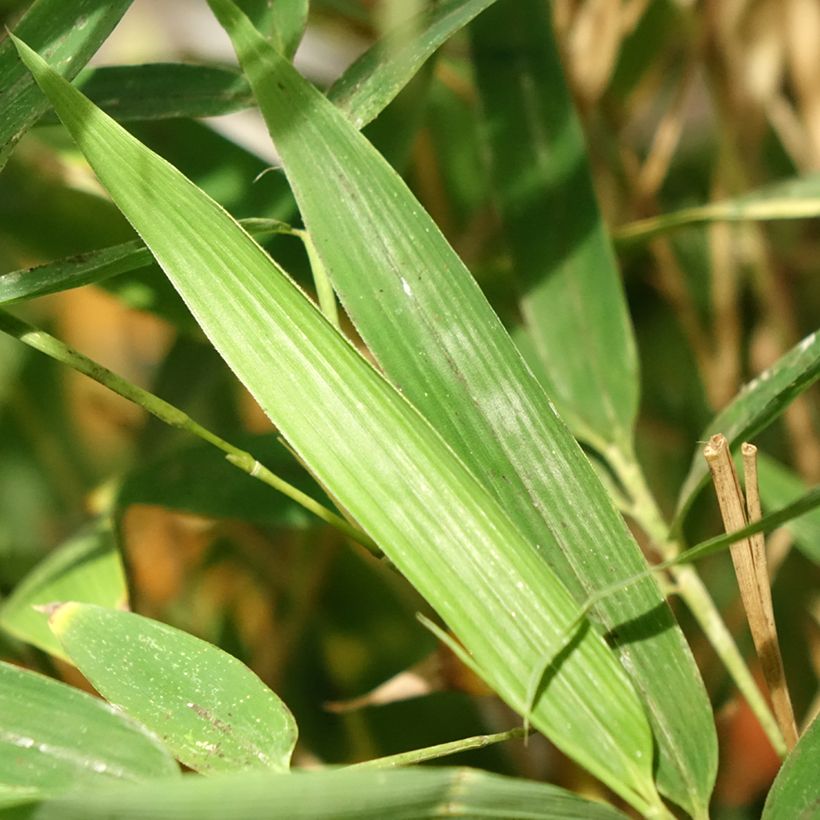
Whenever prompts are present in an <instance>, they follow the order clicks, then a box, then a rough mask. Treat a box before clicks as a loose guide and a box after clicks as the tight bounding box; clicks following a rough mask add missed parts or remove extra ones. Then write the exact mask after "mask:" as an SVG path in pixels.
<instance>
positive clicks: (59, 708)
mask: <svg viewBox="0 0 820 820" xmlns="http://www.w3.org/2000/svg"><path fill="white" fill-rule="evenodd" d="M175 774H179V768H178V766H177V764H176V763H175V762H174V760H173V758H172V757H171V756H170V755H169V754H168V751H167V750H166V749H165V747H164V746H162V744H161V743H160V742H159V740H158V739H157V738H156V737H155V736H154V735H153V734H151V733H150V732H148V730H146V729H145V728H144V727H143V726H141V725H140V724H138V723H134V722H133V721H132V720H131V719H130V718H127V717H125V716H124V715H121V714H119V713H118V712H117V711H115V710H114V709H112V708H111V707H110V706H109V705H108V704H106V703H103V701H101V700H98V699H97V698H94V697H91V695H87V694H86V693H85V692H80V691H79V690H78V689H74V688H72V687H71V686H66V685H65V684H64V683H58V682H57V681H54V680H51V679H50V678H46V677H44V676H43V675H38V674H37V673H35V672H29V671H27V670H25V669H20V668H18V667H16V666H12V665H11V664H7V663H3V662H2V661H0V804H2V803H3V802H7V801H10V800H11V799H13V798H19V797H22V796H23V794H24V793H29V794H31V795H33V796H37V795H40V796H44V795H49V794H54V793H56V792H60V791H64V790H66V789H73V788H78V787H81V786H82V787H87V786H89V785H90V784H91V783H92V782H94V781H100V780H110V779H116V780H128V781H136V780H145V779H147V778H157V777H171V776H173V775H175Z"/></svg>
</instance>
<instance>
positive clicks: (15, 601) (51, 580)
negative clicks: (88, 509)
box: [0, 521, 128, 662]
mask: <svg viewBox="0 0 820 820" xmlns="http://www.w3.org/2000/svg"><path fill="white" fill-rule="evenodd" d="M67 600H72V601H83V602H84V603H93V604H100V605H102V606H109V607H117V608H125V607H127V606H128V589H127V587H126V583H125V572H124V570H123V566H122V559H121V557H120V553H119V550H118V549H117V545H116V541H115V538H114V534H113V532H112V529H111V525H110V524H109V523H107V522H105V521H103V522H99V523H98V524H97V525H96V526H93V527H90V528H87V529H84V530H81V531H80V532H79V533H78V534H77V535H75V536H74V537H72V538H70V539H69V540H68V541H66V542H65V543H63V544H62V545H60V546H59V547H58V548H57V549H56V550H55V551H54V552H53V553H51V555H49V556H48V557H47V558H46V559H45V560H44V561H42V562H41V563H40V564H38V565H37V566H36V567H35V568H34V570H33V571H32V572H31V573H29V574H28V575H27V576H26V577H25V578H24V579H23V580H22V581H21V582H20V583H19V584H18V585H17V586H16V587H15V589H14V592H12V594H11V595H10V596H9V597H8V598H7V599H6V600H5V601H4V602H3V605H2V607H0V626H2V627H3V629H5V630H6V632H8V633H9V634H11V635H14V637H16V638H19V639H20V640H21V641H25V642H26V643H30V644H32V645H33V646H36V647H38V648H39V649H42V650H43V651H44V652H48V653H49V654H51V655H54V656H56V657H58V658H62V659H63V660H66V661H69V662H70V659H69V658H68V656H67V655H66V654H65V652H64V651H63V648H62V647H61V646H60V642H59V641H58V640H56V639H55V637H54V635H53V634H52V632H51V630H50V629H49V628H48V616H47V614H45V613H44V612H42V611H38V610H37V609H35V607H43V606H48V605H49V604H53V603H54V602H57V601H67Z"/></svg>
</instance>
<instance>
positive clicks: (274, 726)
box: [51, 603, 296, 774]
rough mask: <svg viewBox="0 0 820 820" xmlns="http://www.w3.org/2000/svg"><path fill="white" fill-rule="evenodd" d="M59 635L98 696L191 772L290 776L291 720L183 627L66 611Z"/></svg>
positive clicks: (240, 670)
mask: <svg viewBox="0 0 820 820" xmlns="http://www.w3.org/2000/svg"><path fill="white" fill-rule="evenodd" d="M51 628H52V630H53V631H54V634H55V635H56V636H57V638H58V639H59V641H60V643H61V644H62V645H63V648H64V649H65V651H66V653H67V654H68V656H69V657H70V658H71V660H72V661H73V662H74V663H75V664H76V666H77V668H78V669H79V670H80V671H81V672H82V673H83V675H85V677H86V678H88V680H89V681H91V683H92V684H93V685H94V688H95V689H96V690H97V691H98V692H99V693H100V694H101V695H102V696H103V697H104V698H105V699H106V700H108V701H110V702H111V703H112V704H114V705H115V706H118V707H119V708H121V709H123V710H124V711H125V712H127V713H128V714H129V715H131V717H133V718H135V719H136V720H139V721H140V722H141V723H143V724H144V725H145V726H148V728H150V729H151V730H153V731H154V732H156V733H157V735H159V737H161V738H162V740H163V742H164V743H165V745H166V746H167V747H168V748H169V749H170V750H171V751H172V752H173V753H174V755H175V756H176V758H177V759H178V760H179V761H181V762H182V763H184V764H185V765H186V766H189V767H190V768H192V769H195V770H197V771H199V772H203V773H206V774H208V773H211V772H218V771H230V770H236V769H270V770H272V771H287V769H288V766H289V763H290V756H291V754H292V752H293V747H294V745H295V743H296V724H295V723H294V721H293V717H292V716H291V714H290V712H289V711H288V708H287V706H285V704H284V703H282V701H281V700H279V698H278V697H277V696H276V695H275V694H274V693H273V692H272V691H271V690H270V689H268V687H267V686H265V684H264V683H262V681H261V680H259V678H258V677H257V676H256V675H255V674H254V673H253V672H251V670H250V669H248V667H247V666H245V665H244V664H243V663H240V662H239V661H238V660H236V658H233V657H231V656H230V655H228V654H227V653H226V652H223V651H222V650H221V649H218V648H217V647H215V646H213V645H212V644H209V643H207V642H206V641H203V640H200V639H199V638H196V637H194V636H193V635H189V634H188V633H186V632H182V631H181V630H179V629H174V628H173V627H170V626H166V625H165V624H161V623H159V622H157V621H152V620H150V619H149V618H143V617H142V616H140V615H135V614H133V613H131V612H119V611H117V610H114V609H105V608H103V607H98V606H93V605H89V604H77V603H68V604H63V605H62V606H60V607H59V608H58V609H57V610H56V611H55V612H54V613H53V615H52V616H51Z"/></svg>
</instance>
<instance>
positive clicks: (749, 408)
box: [673, 332, 820, 528]
mask: <svg viewBox="0 0 820 820" xmlns="http://www.w3.org/2000/svg"><path fill="white" fill-rule="evenodd" d="M818 377H820V334H818V333H816V332H815V333H812V334H811V335H809V336H806V338H805V339H803V341H802V342H799V343H798V344H797V345H795V346H794V347H793V348H792V349H791V350H790V351H789V352H788V353H786V354H785V355H784V356H782V357H781V358H780V359H778V360H777V361H776V362H775V363H774V364H773V365H772V366H771V367H770V368H769V369H768V370H765V371H763V373H761V374H760V375H759V376H758V377H757V378H755V379H753V380H752V381H751V382H749V383H748V384H747V385H746V386H745V387H744V388H743V389H742V390H741V391H740V393H739V394H738V395H737V396H736V397H735V398H734V399H733V400H732V402H731V403H730V404H729V405H727V407H725V408H724V409H723V410H721V411H720V413H718V414H717V416H715V418H714V419H712V421H711V422H709V424H708V425H707V427H706V429H705V430H704V431H703V434H702V435H701V440H702V441H708V440H709V438H711V436H713V435H714V434H715V433H723V435H724V436H726V438H727V439H728V441H729V445H730V446H731V447H732V449H734V448H736V447H740V445H741V444H742V443H743V442H744V441H749V440H750V439H752V438H754V437H755V436H756V435H757V434H758V433H759V432H760V431H761V430H764V429H765V428H766V427H767V426H768V425H769V424H771V423H772V422H773V421H774V420H775V419H776V418H778V416H780V414H781V413H782V412H783V411H784V410H785V409H786V408H787V407H788V406H789V404H790V403H791V402H792V401H793V400H794V399H795V398H796V397H797V396H799V395H800V394H801V393H802V392H804V391H805V390H807V389H808V388H809V387H811V385H812V384H813V383H814V382H816V381H817V379H818ZM708 473H709V470H708V467H707V466H706V461H705V460H704V458H703V456H702V454H701V448H700V447H698V449H697V450H696V451H695V453H694V455H693V456H692V464H691V466H690V467H689V473H688V475H687V476H686V480H685V481H684V482H683V487H682V488H681V491H680V495H679V496H678V511H677V514H676V518H675V523H674V524H673V528H675V527H680V525H681V524H682V522H683V519H684V518H685V516H686V513H687V512H688V511H689V508H690V506H691V505H692V502H693V501H694V500H695V498H696V497H697V494H698V493H699V492H700V491H701V490H702V489H703V487H704V486H705V485H706V483H707V482H708V480H709V475H708Z"/></svg>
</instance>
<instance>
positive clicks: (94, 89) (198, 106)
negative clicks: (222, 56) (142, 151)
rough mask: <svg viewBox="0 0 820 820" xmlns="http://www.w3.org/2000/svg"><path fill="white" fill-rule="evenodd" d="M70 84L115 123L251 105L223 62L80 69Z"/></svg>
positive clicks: (53, 119)
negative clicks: (78, 89)
mask: <svg viewBox="0 0 820 820" xmlns="http://www.w3.org/2000/svg"><path fill="white" fill-rule="evenodd" d="M277 5H280V4H277ZM74 84H75V85H76V86H77V87H78V88H80V89H82V92H83V94H85V95H86V96H87V97H88V98H89V99H90V100H93V102H94V103H95V104H96V105H98V106H99V107H100V108H102V109H103V111H105V112H107V113H108V114H110V115H111V116H112V117H114V119H116V120H118V121H119V122H129V121H139V120H165V119H173V118H178V117H218V116H220V115H222V114H231V113H233V112H234V111H241V110H243V109H245V108H250V107H251V106H252V105H253V95H252V94H251V90H250V88H248V84H247V82H246V81H245V79H244V77H242V75H241V74H239V73H238V72H237V71H235V70H233V69H230V68H223V67H222V66H210V65H192V64H187V63H149V64H147V65H117V66H104V67H101V68H92V69H87V70H85V71H82V72H81V73H80V74H79V75H78V77H77V79H76V80H75V82H74ZM42 122H43V123H53V122H58V120H57V117H56V115H55V114H54V113H49V114H48V115H47V116H46V117H44V118H43V120H42Z"/></svg>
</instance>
